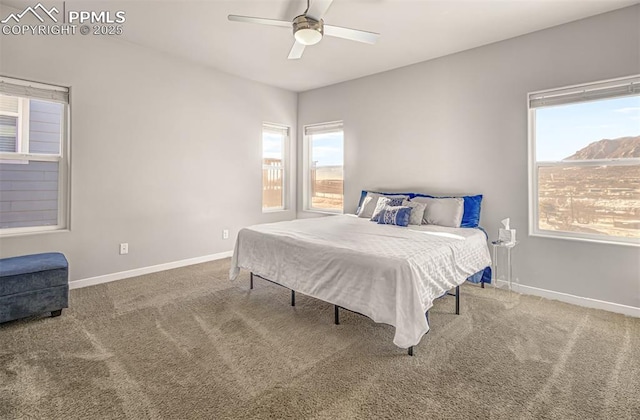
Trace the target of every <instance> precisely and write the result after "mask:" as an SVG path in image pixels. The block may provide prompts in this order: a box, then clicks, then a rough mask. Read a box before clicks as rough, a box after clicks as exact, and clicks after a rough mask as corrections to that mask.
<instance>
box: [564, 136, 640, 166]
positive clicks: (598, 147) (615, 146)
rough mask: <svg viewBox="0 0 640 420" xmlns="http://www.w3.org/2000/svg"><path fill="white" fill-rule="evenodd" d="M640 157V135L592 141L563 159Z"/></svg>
mask: <svg viewBox="0 0 640 420" xmlns="http://www.w3.org/2000/svg"><path fill="white" fill-rule="evenodd" d="M620 158H640V136H636V137H620V138H618V139H603V140H598V141H594V142H593V143H591V144H589V145H588V146H586V147H584V148H582V149H580V150H578V151H577V152H576V153H574V154H573V155H571V156H569V157H567V158H564V159H563V160H589V159H620Z"/></svg>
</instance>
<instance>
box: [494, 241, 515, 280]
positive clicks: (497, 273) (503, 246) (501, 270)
mask: <svg viewBox="0 0 640 420" xmlns="http://www.w3.org/2000/svg"><path fill="white" fill-rule="evenodd" d="M491 245H492V246H493V258H492V259H493V261H492V263H493V264H492V267H491V282H492V283H493V287H496V288H497V287H500V286H498V280H503V281H506V282H507V286H508V288H509V292H511V286H512V276H513V274H512V267H511V251H512V250H513V248H515V247H516V245H518V242H517V241H516V242H512V243H507V242H500V241H492V242H491ZM498 250H502V251H498ZM499 252H502V253H506V259H507V261H506V264H498V256H499Z"/></svg>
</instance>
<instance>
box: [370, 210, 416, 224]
mask: <svg viewBox="0 0 640 420" xmlns="http://www.w3.org/2000/svg"><path fill="white" fill-rule="evenodd" d="M409 217H411V207H405V206H393V207H392V206H386V207H385V208H384V209H382V212H380V217H378V224H379V225H396V226H409Z"/></svg>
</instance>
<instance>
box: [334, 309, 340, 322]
mask: <svg viewBox="0 0 640 420" xmlns="http://www.w3.org/2000/svg"><path fill="white" fill-rule="evenodd" d="M333 311H334V314H335V316H334V320H333V322H334V323H335V324H336V325H340V307H339V306H338V305H333Z"/></svg>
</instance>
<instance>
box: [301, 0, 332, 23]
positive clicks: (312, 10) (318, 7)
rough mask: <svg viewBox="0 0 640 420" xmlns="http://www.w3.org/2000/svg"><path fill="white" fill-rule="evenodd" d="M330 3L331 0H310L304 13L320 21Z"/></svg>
mask: <svg viewBox="0 0 640 420" xmlns="http://www.w3.org/2000/svg"><path fill="white" fill-rule="evenodd" d="M331 3H333V0H311V2H310V4H309V9H308V10H307V13H305V14H306V15H307V16H308V17H310V18H311V19H314V20H317V21H320V19H322V18H323V17H324V15H325V14H326V13H327V10H329V6H331Z"/></svg>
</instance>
